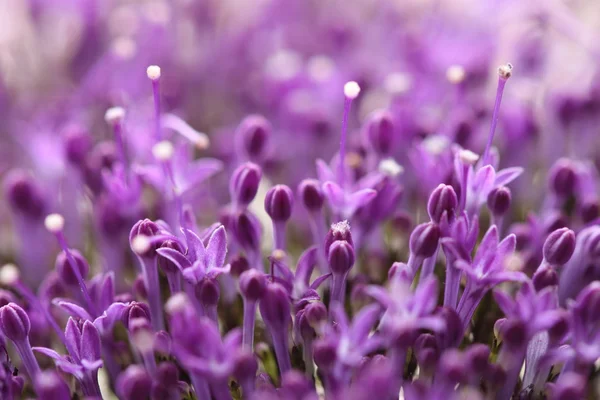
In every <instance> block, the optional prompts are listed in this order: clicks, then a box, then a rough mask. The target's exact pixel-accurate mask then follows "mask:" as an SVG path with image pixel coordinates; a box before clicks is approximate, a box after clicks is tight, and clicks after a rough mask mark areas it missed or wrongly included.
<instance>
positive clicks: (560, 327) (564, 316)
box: [548, 310, 571, 345]
mask: <svg viewBox="0 0 600 400" xmlns="http://www.w3.org/2000/svg"><path fill="white" fill-rule="evenodd" d="M556 312H558V313H559V318H557V319H556V320H555V321H554V323H553V324H552V326H550V328H548V339H549V342H550V344H551V345H554V344H557V345H558V344H560V343H562V342H563V340H564V339H565V338H566V337H567V335H568V334H569V333H571V326H570V320H571V314H569V312H568V311H567V310H557V311H556Z"/></svg>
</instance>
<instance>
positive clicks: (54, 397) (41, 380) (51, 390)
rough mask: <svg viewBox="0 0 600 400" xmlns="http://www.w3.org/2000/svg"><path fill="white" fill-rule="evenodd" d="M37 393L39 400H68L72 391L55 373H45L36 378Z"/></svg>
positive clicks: (48, 371)
mask: <svg viewBox="0 0 600 400" xmlns="http://www.w3.org/2000/svg"><path fill="white" fill-rule="evenodd" d="M35 391H36V393H37V398H38V399H39V400H63V399H64V400H67V399H70V398H71V391H70V390H69V387H68V386H67V384H66V383H65V381H63V380H62V379H61V378H60V376H59V375H58V374H57V373H56V372H54V371H50V370H47V371H43V372H41V373H40V374H39V375H38V376H37V377H36V378H35Z"/></svg>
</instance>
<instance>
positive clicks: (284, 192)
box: [265, 185, 294, 222]
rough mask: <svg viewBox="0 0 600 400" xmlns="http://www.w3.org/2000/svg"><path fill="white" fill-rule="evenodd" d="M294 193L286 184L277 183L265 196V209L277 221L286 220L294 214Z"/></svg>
mask: <svg viewBox="0 0 600 400" xmlns="http://www.w3.org/2000/svg"><path fill="white" fill-rule="evenodd" d="M293 206H294V194H293V193H292V190H291V189H290V188H289V187H287V186H286V185H275V186H273V187H272V188H271V189H269V191H268V192H267V195H266V196H265V211H266V212H267V214H269V217H271V219H272V220H273V221H275V222H285V221H287V220H288V219H290V217H291V216H292V208H293Z"/></svg>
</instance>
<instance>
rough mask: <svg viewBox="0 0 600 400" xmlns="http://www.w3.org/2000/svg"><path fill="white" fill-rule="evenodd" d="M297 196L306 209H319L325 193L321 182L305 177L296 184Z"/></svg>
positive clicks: (321, 206)
mask: <svg viewBox="0 0 600 400" xmlns="http://www.w3.org/2000/svg"><path fill="white" fill-rule="evenodd" d="M298 196H299V197H300V199H301V200H302V204H303V205H304V207H305V208H306V209H307V210H308V211H319V210H320V209H321V208H323V203H324V202H325V195H324V194H323V191H322V190H321V184H320V183H319V181H317V180H316V179H305V180H303V181H302V182H300V185H299V186H298Z"/></svg>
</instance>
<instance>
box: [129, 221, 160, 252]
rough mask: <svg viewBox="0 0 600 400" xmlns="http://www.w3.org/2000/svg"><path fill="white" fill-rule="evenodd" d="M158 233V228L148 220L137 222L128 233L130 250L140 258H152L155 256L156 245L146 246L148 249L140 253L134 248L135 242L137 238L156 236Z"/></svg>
mask: <svg viewBox="0 0 600 400" xmlns="http://www.w3.org/2000/svg"><path fill="white" fill-rule="evenodd" d="M159 232H160V228H159V226H158V225H157V224H156V223H154V222H152V221H150V220H149V219H148V218H146V219H144V220H139V221H138V222H136V223H135V225H133V228H131V231H130V233H129V245H130V246H131V249H132V250H133V251H134V253H136V254H137V255H139V256H140V257H154V256H155V255H156V248H157V247H158V244H152V245H150V246H148V249H147V250H145V251H140V250H139V249H138V248H137V247H138V246H136V241H137V240H138V239H139V238H138V236H141V237H150V236H154V235H157V234H158V233H159Z"/></svg>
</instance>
